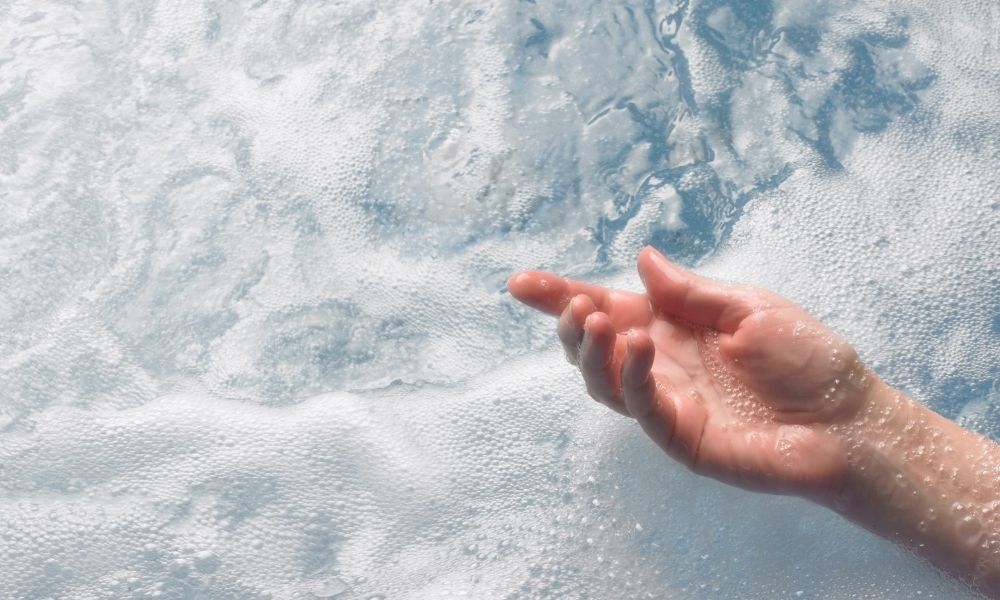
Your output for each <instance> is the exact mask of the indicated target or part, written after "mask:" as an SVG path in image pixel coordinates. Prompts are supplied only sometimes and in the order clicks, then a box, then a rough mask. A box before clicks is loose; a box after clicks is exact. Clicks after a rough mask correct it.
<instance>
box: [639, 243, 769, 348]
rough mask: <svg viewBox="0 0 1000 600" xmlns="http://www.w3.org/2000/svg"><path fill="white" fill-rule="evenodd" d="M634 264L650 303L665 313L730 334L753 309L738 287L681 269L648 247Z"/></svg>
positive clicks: (745, 295)
mask: <svg viewBox="0 0 1000 600" xmlns="http://www.w3.org/2000/svg"><path fill="white" fill-rule="evenodd" d="M638 266H639V275H640V276H641V277H642V282H643V284H644V285H645V286H646V291H647V292H648V293H649V298H650V301H651V302H652V303H653V306H654V307H655V308H657V309H658V310H661V311H663V312H665V313H667V314H669V315H672V316H675V317H679V318H681V319H684V320H685V321H690V322H691V323H694V324H696V325H703V326H705V327H712V328H714V329H717V330H719V331H723V332H727V333H732V332H734V331H736V328H737V327H738V326H739V324H740V322H741V321H742V320H743V319H745V318H746V317H747V316H749V315H750V313H751V312H752V310H753V307H752V305H751V304H750V302H749V299H748V298H747V294H746V293H743V292H742V290H741V289H740V288H737V287H729V286H726V285H724V284H721V283H719V282H717V281H713V280H711V279H707V278H705V277H701V276H699V275H696V274H694V273H692V272H690V271H687V270H685V269H682V268H681V267H679V266H677V265H675V264H673V263H671V262H670V261H669V260H667V258H666V257H665V256H663V255H662V254H660V253H659V252H657V251H656V250H655V249H653V248H652V247H651V246H647V247H645V248H644V249H643V250H642V252H640V253H639V262H638Z"/></svg>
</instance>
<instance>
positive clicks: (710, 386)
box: [508, 248, 871, 501]
mask: <svg viewBox="0 0 1000 600" xmlns="http://www.w3.org/2000/svg"><path fill="white" fill-rule="evenodd" d="M638 266H639V273H640V275H641V277H642V279H643V282H644V284H645V286H646V291H647V293H646V294H640V293H633V292H627V291H620V290H611V289H607V288H602V287H599V286H594V285H588V284H585V283H581V282H578V281H572V280H568V279H563V278H560V277H558V276H556V275H552V274H550V273H544V272H539V271H523V272H520V273H518V274H516V275H514V276H513V277H512V278H511V279H510V281H509V282H508V287H509V289H510V291H511V293H512V294H513V295H514V297H515V298H517V299H518V300H520V301H521V302H524V303H525V304H528V305H529V306H532V307H534V308H536V309H538V310H541V311H543V312H546V313H549V314H552V315H560V317H559V325H558V333H559V338H560V340H561V341H562V343H563V346H564V347H565V350H566V354H567V357H568V358H569V360H570V362H572V363H574V364H576V365H578V366H579V368H580V371H581V373H582V374H583V379H584V381H585V382H586V386H587V391H588V392H589V394H590V395H591V396H593V397H594V398H595V399H597V400H598V401H600V402H602V403H604V404H606V405H608V406H609V407H611V408H612V409H614V410H616V411H618V412H620V413H622V414H626V415H631V416H632V417H634V418H635V419H636V420H637V421H638V422H639V424H640V425H641V426H642V428H643V430H644V431H645V432H646V433H647V434H648V435H649V436H650V437H651V438H652V439H653V440H655V441H656V442H657V443H658V444H659V445H660V446H661V447H662V448H663V449H664V450H665V451H666V452H667V453H668V454H669V455H670V456H672V457H673V458H675V459H676V460H678V461H680V462H681V463H683V464H685V465H686V466H688V467H689V468H691V469H692V470H694V471H695V472H697V473H700V474H704V475H708V476H711V477H714V478H716V479H719V480H721V481H724V482H727V483H731V484H735V485H739V486H741V487H744V488H747V489H753V490H760V491H768V492H777V493H795V494H800V495H804V496H809V497H813V498H814V499H823V500H825V501H828V500H829V498H830V497H831V496H832V495H833V494H835V493H836V491H837V489H838V487H839V485H841V483H842V480H843V478H844V477H845V473H846V471H847V453H848V452H847V448H846V444H845V442H844V441H843V436H840V435H838V434H837V430H838V428H839V427H841V426H844V425H846V424H848V423H849V422H850V421H851V420H852V419H853V418H854V417H855V415H857V414H858V411H859V410H860V408H861V407H862V405H863V404H864V403H865V400H866V394H867V393H868V389H869V388H870V387H871V385H870V384H871V382H870V377H869V374H868V372H867V371H866V370H865V368H864V367H863V365H862V364H861V363H860V361H859V360H858V357H857V354H856V353H855V352H854V350H853V349H852V348H851V347H850V346H849V345H848V344H847V343H846V342H844V341H843V340H842V339H841V338H839V337H838V336H837V335H836V334H834V333H833V332H831V331H830V330H829V329H828V328H826V327H825V326H823V325H822V324H821V323H819V322H818V321H816V320H815V319H813V318H812V317H811V316H809V315H808V314H807V313H806V312H805V311H804V310H803V309H802V308H800V307H798V306H796V305H795V304H793V303H791V302H789V301H788V300H785V299H784V298H782V297H780V296H778V295H776V294H773V293H771V292H767V291H763V290H757V289H752V288H748V287H742V286H729V285H724V284H721V283H718V282H715V281H712V280H709V279H706V278H703V277H700V276H698V275H695V274H694V273H691V272H688V271H685V270H684V269H682V268H680V267H678V266H677V265H674V264H672V263H670V262H669V261H668V260H667V259H666V258H665V257H663V255H661V254H659V253H658V252H656V251H655V250H653V249H652V248H646V249H644V250H643V251H642V252H641V253H640V255H639V261H638Z"/></svg>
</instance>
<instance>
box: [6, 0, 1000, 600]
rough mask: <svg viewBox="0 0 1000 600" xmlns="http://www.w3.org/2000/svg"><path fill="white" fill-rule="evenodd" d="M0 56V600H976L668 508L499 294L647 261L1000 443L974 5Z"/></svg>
mask: <svg viewBox="0 0 1000 600" xmlns="http://www.w3.org/2000/svg"><path fill="white" fill-rule="evenodd" d="M0 39H2V40H5V41H9V42H10V43H5V44H4V48H2V49H0V140H2V143H0V204H2V217H0V282H2V283H0V332H2V333H0V390H2V391H0V514H2V515H3V518H2V519H0V597H4V598H6V597H12V598H47V597H59V598H80V599H83V598H88V599H89V598H122V597H135V598H155V597H160V598H190V597H208V598H275V599H277V598H317V597H319V598H324V597H325V598H337V599H346V598H446V597H463V596H464V597H473V598H580V597H592V598H610V597H615V598H619V597H622V598H624V597H634V598H671V597H676V598H728V597H736V596H738V597H743V598H776V597H794V596H795V595H796V594H797V592H802V597H809V596H810V595H811V596H813V597H825V598H851V597H871V598H899V597H916V595H917V593H918V592H920V593H922V594H923V596H924V597H946V598H960V597H967V596H968V592H967V591H965V590H964V588H962V587H961V586H960V585H959V584H956V583H954V582H952V581H950V580H947V579H944V578H942V577H940V576H939V575H938V574H937V573H936V572H935V571H933V570H932V569H931V568H929V567H928V566H926V565H924V564H923V563H921V562H919V561H917V560H915V559H913V558H912V557H910V556H908V555H906V554H905V553H903V552H902V551H899V550H897V549H895V548H893V547H892V546H890V545H889V544H888V543H885V542H882V541H879V540H876V539H874V538H873V537H872V536H870V535H868V534H867V533H864V532H862V531H859V530H857V529H855V528H853V527H851V526H849V525H847V524H845V523H843V522H841V521H839V520H838V519H837V518H836V517H835V516H834V515H833V514H832V513H827V512H825V511H823V510H821V509H818V508H816V507H813V506H810V505H808V504H806V503H804V502H800V501H797V500H795V499H790V498H773V497H768V496H758V495H753V494H748V493H744V492H740V491H737V490H732V489H728V488H725V487H723V486H721V485H718V484H715V483H713V482H710V481H706V480H702V479H697V478H694V477H693V476H690V475H689V474H687V473H685V472H683V471H682V470H680V469H679V468H677V467H676V466H674V465H672V464H671V463H669V462H668V461H667V460H666V459H665V458H664V457H663V456H662V455H661V453H660V452H659V451H658V450H657V449H656V448H655V447H654V446H653V444H652V443H651V442H649V441H648V440H647V439H646V438H644V437H643V436H642V435H641V433H640V432H639V431H637V429H636V427H635V426H634V424H632V423H631V422H629V421H627V420H625V419H622V418H620V417H618V416H616V415H612V414H608V413H607V412H606V411H603V410H601V409H600V408H599V407H597V406H595V405H593V404H591V403H588V402H587V401H586V400H585V399H584V393H583V386H582V383H581V382H580V381H579V380H578V377H577V375H576V374H575V373H574V371H573V369H572V368H571V367H569V366H568V365H566V364H565V363H564V362H563V361H562V359H561V357H560V355H559V353H558V352H557V351H556V350H555V349H554V347H553V340H554V336H553V333H554V332H553V323H552V322H550V321H549V320H547V319H543V318H542V317H540V316H537V315H534V314H529V313H528V312H527V311H526V309H524V308H523V307H520V306H518V305H516V304H515V303H514V302H513V301H512V300H511V299H510V297H509V296H508V295H507V294H506V293H505V291H504V289H503V286H504V281H505V280H506V278H507V276H508V275H509V274H510V273H511V271H513V270H514V269H516V268H521V267H542V268H547V269H552V270H556V271H559V272H563V273H570V274H574V275H577V276H581V277H583V276H585V277H590V278H594V279H599V280H604V281H606V282H614V283H619V284H621V285H626V286H630V287H636V286H637V285H638V279H637V277H636V276H635V274H634V272H633V268H632V266H633V261H634V258H635V254H636V252H637V251H638V250H639V249H640V248H641V247H642V246H643V245H645V244H647V243H649V242H651V241H652V242H654V243H656V244H657V245H659V246H660V247H661V248H663V249H665V250H667V251H669V252H672V253H674V255H675V256H678V257H680V258H681V259H682V260H683V261H685V262H687V263H689V264H691V263H698V264H701V265H702V267H703V271H704V272H706V273H709V274H712V275H717V276H721V277H725V278H728V279H732V280H739V281H746V282H750V283H755V284H760V285H765V286H768V287H772V288H775V289H777V290H778V291H780V292H782V293H785V294H787V295H789V296H790V297H792V298H793V299H795V300H796V301H798V302H801V303H802V304H804V305H805V306H807V307H808V308H809V309H810V310H812V311H814V312H816V314H817V315H819V316H820V317H821V318H822V319H824V320H826V321H828V322H830V323H831V324H833V325H834V326H835V327H836V328H837V329H838V331H840V332H842V333H843V334H844V336H845V337H846V338H847V339H849V340H850V341H851V342H852V343H853V344H855V345H856V346H857V347H858V349H859V351H860V352H861V354H862V356H863V357H864V358H865V360H866V361H868V362H869V363H870V364H871V365H873V366H875V367H876V369H878V370H879V372H880V373H881V374H883V375H884V376H885V377H886V378H887V379H889V380H890V381H892V382H893V383H896V384H898V385H900V386H902V387H903V388H904V389H906V390H907V391H908V392H910V393H912V394H913V395H915V396H916V397H917V398H919V399H920V400H921V401H924V402H927V403H929V404H931V405H932V406H935V407H936V408H938V409H939V410H943V411H944V412H946V413H948V414H950V416H954V417H956V418H960V419H961V421H962V422H963V424H965V425H967V426H969V427H972V428H975V429H977V430H979V431H982V432H984V433H986V434H987V435H991V436H993V437H994V438H997V439H1000V408H998V407H1000V397H998V395H997V390H996V384H995V379H996V365H997V364H998V363H1000V361H998V358H1000V341H998V333H997V328H998V327H1000V325H998V321H997V316H996V315H997V302H998V298H1000V289H998V287H997V283H996V282H997V281H998V280H1000V273H998V272H997V265H1000V251H998V248H1000V244H998V243H997V238H996V233H995V232H996V231H998V230H1000V208H998V204H997V198H996V193H997V192H996V191H997V190H998V189H1000V175H998V173H1000V168H998V166H1000V165H998V161H1000V146H998V142H997V140H998V139H1000V136H998V135H997V133H998V128H1000V125H998V123H1000V104H998V103H997V101H996V98H995V90H996V89H1000V63H998V60H997V58H996V57H997V56H998V50H1000V13H998V12H997V10H996V7H995V6H994V5H993V4H992V3H990V2H988V1H986V0H978V1H977V0H966V1H963V2H952V3H948V5H947V6H944V5H942V4H941V3H933V2H912V1H908V2H902V1H900V2H895V1H881V0H880V1H873V2H863V3H857V2H826V3H818V2H812V3H804V2H791V1H788V2H776V3H775V4H774V6H773V7H770V8H768V7H767V6H766V5H765V4H764V3H761V4H760V5H759V6H757V5H756V4H754V3H735V2H734V3H729V4H726V3H709V2H691V3H683V2H666V3H656V5H655V6H647V5H645V4H642V3H637V2H627V3H624V4H622V3H618V4H614V5H608V4H604V3H591V4H587V3H583V4H581V3H565V2H556V3H544V2H539V3H502V2H501V3H493V4H491V3H489V2H487V3H482V2H466V1H463V0H448V1H445V2H435V3H431V4H427V3H423V2H410V1H402V2H393V3H389V2H367V3H364V2H362V3H329V2H318V1H317V2H313V1H305V2H291V1H286V0H272V1H270V2H257V3H243V4H240V3H230V2H221V1H215V0H210V1H206V2H202V1H179V2H153V1H150V2H106V3H102V4H93V3H82V4H65V3H57V2H6V3H5V2H0ZM865 61H870V65H871V70H870V71H859V72H858V74H857V77H856V79H857V81H854V80H850V78H849V77H848V75H849V74H850V72H851V69H853V68H855V67H857V66H858V65H859V64H862V63H863V64H865V65H867V64H869V62H865ZM852 86H853V87H852ZM866 94H867V95H866ZM885 98H890V100H886V99H885ZM956 390H957V391H956Z"/></svg>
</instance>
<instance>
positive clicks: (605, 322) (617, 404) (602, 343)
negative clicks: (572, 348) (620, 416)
mask: <svg viewBox="0 0 1000 600" xmlns="http://www.w3.org/2000/svg"><path fill="white" fill-rule="evenodd" d="M618 338H619V336H618V333H617V332H616V331H615V328H614V326H613V325H612V324H611V319H609V318H608V316H607V315H606V314H604V313H601V312H595V313H592V314H591V315H590V316H588V317H587V320H586V322H585V323H584V336H583V344H582V345H581V347H580V372H581V373H582V374H583V380H584V381H585V382H586V384H587V393H589V394H590V395H591V397H593V398H594V399H595V400H597V401H599V402H603V403H604V404H607V405H608V406H610V407H611V408H614V409H615V410H618V411H619V412H623V413H625V414H627V412H626V411H625V407H624V405H623V404H622V395H621V382H620V372H621V367H620V365H621V358H620V357H621V354H622V352H618V351H617V349H616V346H617V345H618ZM623 341H624V340H623ZM616 355H617V360H616Z"/></svg>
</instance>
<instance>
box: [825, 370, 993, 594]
mask: <svg viewBox="0 0 1000 600" xmlns="http://www.w3.org/2000/svg"><path fill="white" fill-rule="evenodd" d="M838 433H839V434H840V435H842V436H843V439H844V440H845V446H846V451H847V452H848V463H849V465H850V466H849V468H848V471H847V474H846V477H845V480H844V485H843V487H842V491H841V493H840V494H838V495H837V496H838V497H836V498H832V499H831V502H830V503H829V504H830V506H831V508H833V509H834V510H836V511H838V512H840V513H842V514H843V515H844V516H845V517H847V518H848V519H850V520H852V521H854V522H855V523H858V524H860V525H862V526H863V527H865V528H867V529H869V530H871V531H873V532H875V533H877V534H879V535H881V536H883V537H886V538H888V539H891V540H893V541H896V542H898V543H900V544H903V545H905V546H907V547H908V548H910V549H911V550H912V551H914V552H915V553H917V554H919V555H921V556H924V557H926V558H928V559H929V560H930V561H931V562H933V563H934V564H935V565H937V566H938V567H940V568H942V569H945V570H947V571H949V572H951V573H953V574H955V575H957V576H958V577H961V578H962V579H964V580H966V581H968V582H970V583H971V584H972V585H974V586H975V587H976V588H977V589H979V590H980V591H982V592H984V593H985V594H987V595H988V596H989V597H991V598H994V597H995V598H1000V446H998V445H997V444H995V443H993V442H991V441H990V440H988V439H986V438H984V437H982V436H980V435H977V434H974V433H972V432H969V431H966V430H964V429H962V428H961V427H959V426H958V425H957V424H955V423H954V422H952V421H950V420H948V419H946V418H944V417H942V416H941V415H939V414H937V413H935V412H933V411H931V410H929V409H927V408H925V407H923V406H921V405H920V404H918V403H916V402H914V401H912V400H910V399H909V398H907V397H906V396H904V395H902V394H901V393H899V392H898V391H896V390H894V389H893V388H891V387H889V386H888V385H886V384H884V383H883V382H881V381H877V380H876V381H875V383H874V385H873V386H872V388H871V390H870V398H869V401H868V402H867V403H866V405H865V407H864V409H862V411H861V414H859V415H858V418H857V419H856V420H855V422H853V423H852V424H851V425H849V426H846V427H842V428H840V430H839V432H838Z"/></svg>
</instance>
